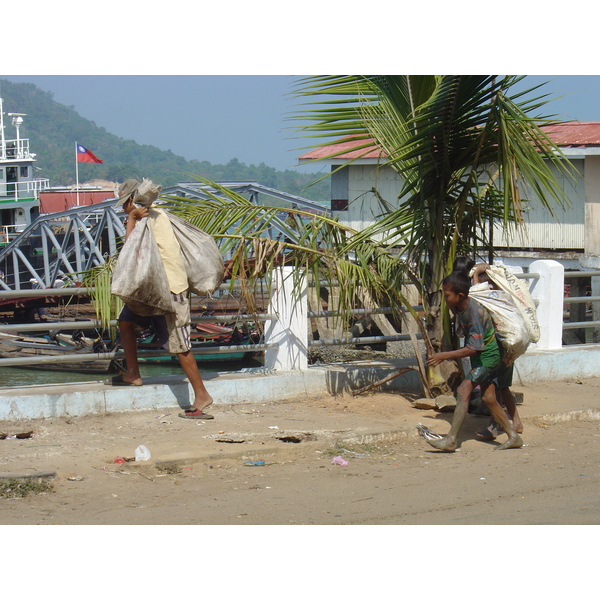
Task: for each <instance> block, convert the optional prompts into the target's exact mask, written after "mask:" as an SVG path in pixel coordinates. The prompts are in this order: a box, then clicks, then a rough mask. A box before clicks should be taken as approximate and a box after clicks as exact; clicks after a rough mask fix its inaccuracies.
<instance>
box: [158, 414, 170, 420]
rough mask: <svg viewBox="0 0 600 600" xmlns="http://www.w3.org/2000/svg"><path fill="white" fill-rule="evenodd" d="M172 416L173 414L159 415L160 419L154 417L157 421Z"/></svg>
mask: <svg viewBox="0 0 600 600" xmlns="http://www.w3.org/2000/svg"><path fill="white" fill-rule="evenodd" d="M170 415H171V413H165V414H164V415H159V416H158V417H154V418H155V419H162V418H164V417H168V416H170Z"/></svg>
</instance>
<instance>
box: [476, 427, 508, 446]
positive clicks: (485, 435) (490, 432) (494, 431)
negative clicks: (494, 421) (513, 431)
mask: <svg viewBox="0 0 600 600" xmlns="http://www.w3.org/2000/svg"><path fill="white" fill-rule="evenodd" d="M501 433H502V430H501V429H500V428H499V427H496V425H489V426H488V427H487V428H486V429H484V430H483V431H478V432H477V433H476V434H475V435H476V436H477V437H478V438H479V439H480V440H482V441H484V442H492V441H494V440H495V439H496V438H497V437H498V436H499V435H500V434H501Z"/></svg>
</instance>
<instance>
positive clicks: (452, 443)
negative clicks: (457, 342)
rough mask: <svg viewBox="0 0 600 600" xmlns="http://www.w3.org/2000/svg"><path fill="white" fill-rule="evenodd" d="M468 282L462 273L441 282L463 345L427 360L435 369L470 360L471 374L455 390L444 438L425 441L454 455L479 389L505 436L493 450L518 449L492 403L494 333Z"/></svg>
mask: <svg viewBox="0 0 600 600" xmlns="http://www.w3.org/2000/svg"><path fill="white" fill-rule="evenodd" d="M470 284H471V282H470V280H469V278H468V277H467V275H465V274H464V273H459V272H456V271H455V272H454V273H451V274H450V275H448V277H446V278H445V279H444V281H443V282H442V290H443V291H444V299H445V301H446V304H447V305H448V308H450V310H451V311H452V312H453V313H454V314H455V315H456V319H457V321H458V324H459V327H460V328H462V330H463V332H464V337H465V345H464V346H463V347H462V348H459V349H458V350H452V351H451V352H438V353H436V354H434V355H433V356H431V357H430V358H429V359H428V360H427V364H428V365H430V366H436V365H439V364H440V363H441V362H442V361H444V360H458V359H460V358H467V357H469V358H470V359H471V371H470V372H469V373H468V374H467V376H466V379H465V380H464V381H463V382H462V383H461V384H460V385H459V386H458V389H457V399H456V408H455V409H454V416H453V418H452V425H451V427H450V432H449V433H448V435H446V436H444V437H443V438H441V439H427V440H426V441H427V442H428V443H429V444H431V445H432V446H433V447H434V448H437V449H438V450H443V451H445V452H454V450H455V449H456V440H457V437H458V433H459V432H460V428H461V427H462V424H463V422H464V420H465V417H466V416H467V413H468V409H469V400H470V398H471V393H472V392H473V389H474V388H475V387H477V386H480V388H481V399H482V400H483V402H484V403H485V404H486V406H487V407H488V409H489V410H490V412H491V413H492V415H493V417H494V418H495V419H496V422H497V423H498V425H500V427H501V428H502V429H503V431H504V432H505V433H506V434H507V435H508V439H507V440H506V441H505V442H504V443H503V444H501V445H500V446H498V447H497V448H496V449H497V450H505V449H506V448H520V447H521V446H522V445H523V440H522V439H521V438H520V436H519V435H518V434H517V432H516V431H515V430H514V429H513V427H512V425H511V423H510V421H509V420H508V417H507V416H506V413H505V412H504V410H503V409H502V407H501V406H500V404H498V401H497V400H496V390H495V385H494V383H495V382H496V380H497V379H496V378H497V377H498V376H499V375H501V374H502V367H503V363H502V361H501V359H500V348H499V346H498V342H497V340H496V332H495V329H494V324H493V322H492V318H491V317H490V314H489V313H488V311H487V310H486V309H485V308H484V307H483V306H481V305H480V304H478V303H477V302H476V301H475V300H473V299H472V298H469V287H470Z"/></svg>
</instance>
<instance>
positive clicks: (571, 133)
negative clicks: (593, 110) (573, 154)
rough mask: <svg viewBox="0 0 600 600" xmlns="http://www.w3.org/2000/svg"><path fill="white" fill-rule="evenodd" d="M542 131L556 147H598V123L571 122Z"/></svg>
mask: <svg viewBox="0 0 600 600" xmlns="http://www.w3.org/2000/svg"><path fill="white" fill-rule="evenodd" d="M542 129H543V131H544V133H546V135H547V136H548V137H549V138H550V139H551V140H552V141H553V142H554V143H555V144H557V145H558V146H563V147H567V146H570V147H573V146H576V147H581V146H584V147H585V146H600V121H572V122H569V123H559V124H557V125H546V126H544V127H542Z"/></svg>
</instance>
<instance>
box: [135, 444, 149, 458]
mask: <svg viewBox="0 0 600 600" xmlns="http://www.w3.org/2000/svg"><path fill="white" fill-rule="evenodd" d="M150 458H151V457H150V450H148V448H146V446H144V445H141V446H138V447H137V448H136V449H135V460H136V462H139V461H141V460H150Z"/></svg>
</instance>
